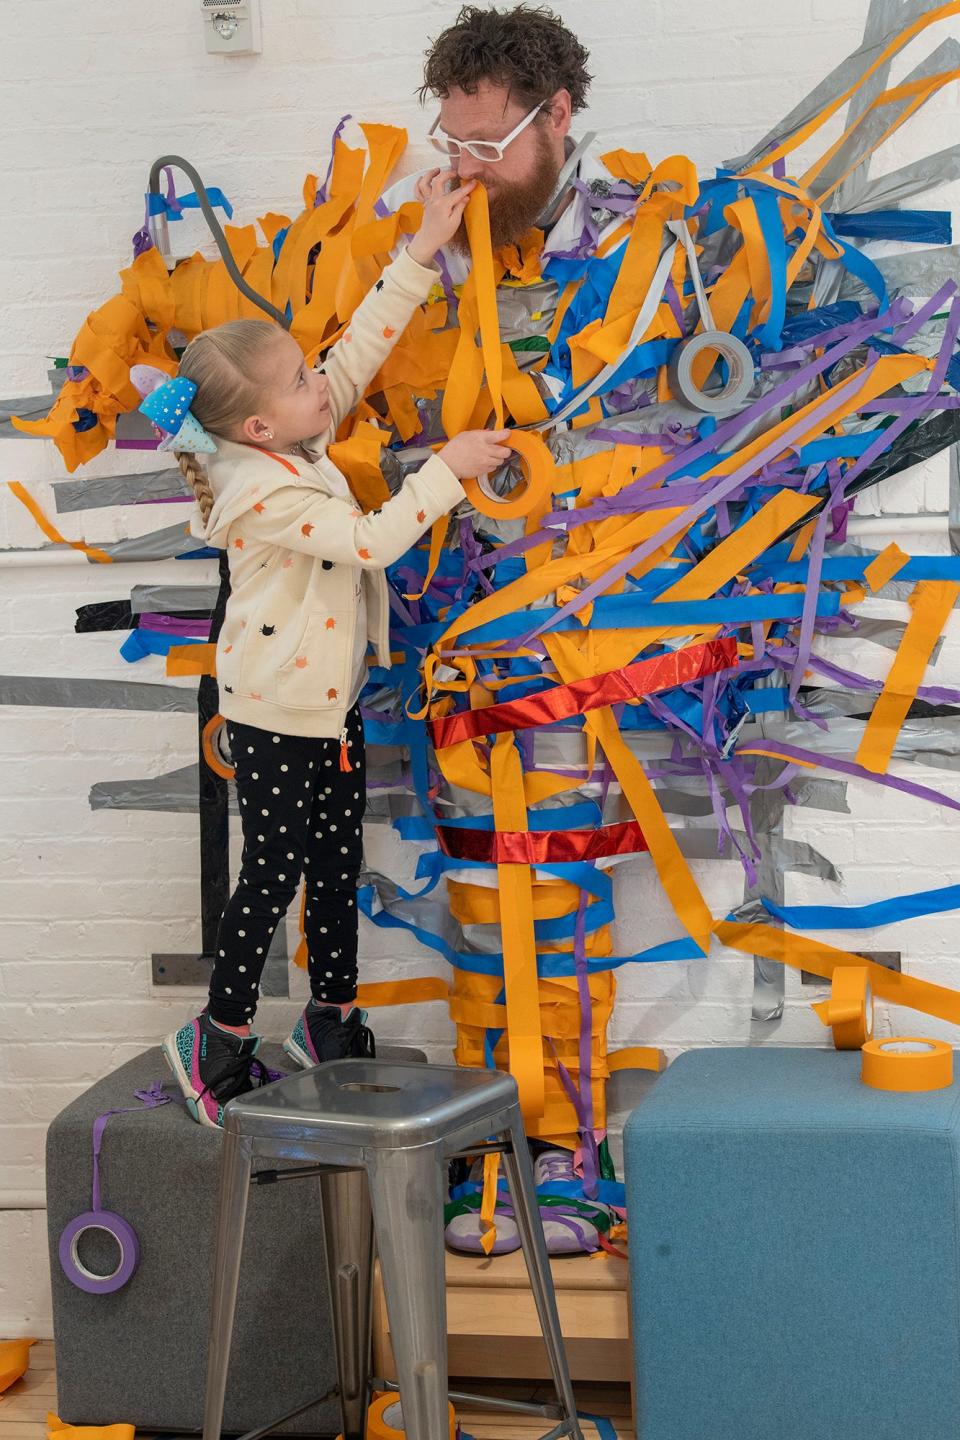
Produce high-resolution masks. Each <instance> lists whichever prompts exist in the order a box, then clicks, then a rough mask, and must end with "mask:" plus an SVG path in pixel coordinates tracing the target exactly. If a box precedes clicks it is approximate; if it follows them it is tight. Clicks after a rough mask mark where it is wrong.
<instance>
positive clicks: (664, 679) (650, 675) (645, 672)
mask: <svg viewBox="0 0 960 1440" xmlns="http://www.w3.org/2000/svg"><path fill="white" fill-rule="evenodd" d="M736 661H737V642H736V640H735V639H734V638H733V637H732V636H730V637H729V638H727V639H724V640H710V641H708V642H707V643H706V644H705V645H688V646H687V647H686V649H684V650H673V651H671V653H670V654H669V655H656V656H654V658H653V659H651V660H637V661H635V662H634V664H633V665H625V666H624V667H623V668H622V669H620V670H608V671H606V672H605V673H604V674H603V675H591V676H590V677H589V678H588V679H586V680H574V681H572V682H571V683H570V684H569V685H557V686H555V687H554V688H553V689H552V690H546V691H544V692H543V693H542V694H540V695H528V696H527V697H526V698H525V699H523V700H507V701H504V703H503V704H501V705H488V706H487V708H486V709H481V710H464V711H462V712H461V713H460V714H458V715H446V716H444V717H443V718H441V719H439V720H433V721H431V724H430V734H431V738H432V740H433V744H434V748H435V749H436V750H443V749H445V748H446V747H447V746H448V745H457V744H459V742H460V741H461V740H473V739H474V738H475V737H476V736H477V735H499V734H500V733H501V732H502V731H504V730H529V729H530V728H531V727H532V726H534V725H550V724H552V723H553V722H554V721H556V720H569V719H571V718H572V717H573V716H574V715H582V714H583V713H584V711H586V710H598V709H600V708H602V707H603V706H605V705H620V704H622V703H623V702H624V701H625V700H636V699H638V698H639V697H640V696H641V695H653V694H655V693H656V692H657V691H659V690H671V689H673V688H674V687H675V686H677V685H687V684H689V682H690V681H691V680H699V679H701V678H702V677H703V676H704V675H713V674H715V673H716V671H718V670H727V669H729V668H730V667H731V666H733V665H735V664H736Z"/></svg>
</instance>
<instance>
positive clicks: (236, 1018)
mask: <svg viewBox="0 0 960 1440" xmlns="http://www.w3.org/2000/svg"><path fill="white" fill-rule="evenodd" d="M227 733H228V735H229V737H230V753H231V756H232V758H233V763H234V765H235V766H236V785H237V796H238V798H239V801H240V821H241V824H242V827H243V861H242V864H241V868H240V876H239V879H238V881H237V888H236V890H234V892H233V894H232V895H231V897H230V899H229V901H228V902H227V908H226V909H225V910H224V912H223V917H222V919H221V921H220V929H219V932H218V934H217V953H216V957H215V961H214V968H213V975H212V977H211V980H210V1014H211V1016H212V1017H213V1019H214V1020H219V1021H220V1022H221V1023H222V1024H224V1025H243V1024H245V1023H246V1022H247V1021H249V1020H252V1019H253V1015H254V1012H255V1011H256V1008H257V998H258V996H259V993H260V976H261V974H262V973H263V967H264V965H265V964H266V958H267V951H268V950H269V948H270V941H271V939H272V938H273V932H274V930H276V928H277V926H278V925H279V924H280V923H281V921H282V919H283V917H284V915H285V914H286V912H287V910H288V908H289V906H290V902H291V901H292V900H293V897H294V895H295V894H296V892H297V887H298V885H299V884H300V877H301V875H304V876H305V877H306V914H305V932H306V939H307V950H308V955H309V962H308V968H309V974H310V989H311V991H312V993H313V995H314V996H315V997H316V999H317V1000H320V1001H325V1002H328V1003H330V1004H338V1005H339V1004H344V1003H345V1002H346V1001H348V1000H352V999H353V998H354V997H355V995H356V993H357V876H358V875H359V873H360V864H361V861H362V859H363V829H362V821H363V811H364V807H365V805H366V788H365V787H366V773H365V764H364V747H363V722H362V720H361V718H360V709H359V706H354V708H353V709H352V710H351V711H350V713H349V714H348V716H347V744H348V750H347V754H348V756H349V759H350V766H351V768H350V770H349V771H344V770H341V769H340V741H339V740H317V739H312V738H308V737H304V736H296V735H275V734H274V733H273V731H271V730H259V729H255V728H254V727H253V726H252V725H237V724H234V722H233V721H228V722H227Z"/></svg>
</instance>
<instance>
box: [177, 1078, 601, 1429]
mask: <svg viewBox="0 0 960 1440" xmlns="http://www.w3.org/2000/svg"><path fill="white" fill-rule="evenodd" d="M223 1129H224V1136H223V1169H222V1172H221V1183H220V1209H219V1215H218V1221H217V1246H216V1270H215V1275H214V1288H213V1307H212V1313H211V1320H210V1344H209V1353H208V1361H207V1389H206V1403H205V1410H204V1428H203V1436H204V1440H219V1437H220V1427H221V1421H222V1417H223V1402H224V1394H225V1391H226V1382H227V1366H228V1363H229V1358H230V1337H231V1333H232V1330H233V1318H234V1310H235V1307H236V1299H237V1284H238V1280H239V1274H240V1258H241V1251H242V1247H243V1227H244V1219H245V1214H246V1206H247V1194H248V1190H249V1186H250V1184H251V1182H253V1183H258V1184H265V1183H272V1182H274V1181H278V1180H286V1179H296V1178H303V1177H305V1176H316V1175H319V1176H320V1177H321V1187H322V1203H323V1206H324V1227H325V1235H326V1240H327V1267H328V1270H329V1272H330V1293H331V1296H332V1298H333V1304H334V1315H335V1330H336V1336H337V1342H336V1343H337V1368H338V1373H339V1377H340V1386H339V1390H340V1401H341V1410H342V1413H343V1437H344V1440H363V1435H364V1428H365V1423H366V1410H367V1405H368V1403H369V1398H370V1384H371V1382H370V1375H369V1368H370V1361H369V1356H370V1288H371V1279H372V1254H373V1247H372V1231H371V1225H370V1215H371V1208H372V1217H373V1226H374V1227H375V1230H376V1238H377V1246H378V1251H379V1256H380V1266H381V1272H382V1275H383V1283H384V1292H385V1296H386V1302H387V1314H388V1316H389V1320H390V1330H391V1336H392V1340H393V1348H394V1355H395V1358H396V1363H397V1373H398V1375H399V1379H400V1383H399V1387H397V1386H390V1385H387V1386H384V1387H382V1388H387V1389H391V1388H392V1389H397V1388H399V1391H400V1399H401V1403H402V1405H403V1417H404V1427H405V1431H406V1434H407V1436H408V1437H409V1440H448V1436H449V1422H448V1411H447V1401H448V1390H447V1329H446V1283H445V1281H446V1275H445V1263H444V1244H443V1206H444V1200H445V1198H446V1189H447V1162H448V1161H449V1160H451V1159H452V1158H453V1157H454V1156H458V1155H463V1154H465V1153H469V1154H471V1155H476V1154H478V1153H483V1152H486V1151H497V1152H499V1153H500V1154H502V1155H503V1162H504V1168H505V1170H506V1177H507V1181H508V1184H509V1186H510V1194H511V1199H512V1203H513V1208H514V1212H515V1215H516V1221H517V1226H518V1228H519V1231H520V1236H521V1240H522V1243H523V1254H524V1259H525V1260H526V1264H527V1272H528V1274H529V1276H530V1287H531V1289H532V1291H533V1296H534V1300H535V1301H536V1305H537V1313H538V1315H539V1317H540V1328H541V1331H542V1332H543V1339H544V1343H545V1345H546V1348H547V1354H548V1357H549V1360H550V1368H551V1370H552V1372H553V1379H554V1385H555V1388H556V1393H557V1403H556V1404H554V1405H526V1404H519V1403H517V1402H510V1401H501V1400H493V1399H491V1398H490V1397H489V1396H474V1395H464V1394H460V1393H455V1394H452V1395H450V1396H449V1399H452V1400H454V1401H457V1400H459V1401H468V1402H472V1403H475V1404H480V1405H485V1406H487V1407H489V1408H491V1409H504V1410H516V1411H519V1412H521V1413H524V1414H528V1415H529V1414H534V1415H540V1416H543V1417H544V1418H545V1419H547V1420H553V1421H556V1422H557V1423H556V1424H555V1425H554V1427H553V1428H552V1429H551V1430H550V1431H549V1432H548V1434H547V1435H546V1436H544V1437H543V1440H559V1437H560V1436H570V1437H572V1440H583V1436H582V1433H581V1430H580V1423H579V1421H578V1419H577V1411H576V1402H575V1400H574V1396H573V1387H572V1385H571V1382H570V1373H569V1370H568V1367H567V1357H566V1353H565V1351H564V1348H563V1338H562V1336H561V1333H560V1320H559V1316H558V1314H557V1303H556V1297H555V1296H554V1292H553V1279H552V1276H551V1274H550V1263H549V1260H548V1258H547V1249H546V1244H545V1242H544V1238H543V1228H542V1226H541V1223H540V1214H539V1209H538V1206H537V1197H536V1188H535V1185H534V1179H533V1167H532V1165H531V1163H530V1155H529V1152H528V1150H527V1143H526V1136H525V1134H524V1128H523V1119H522V1116H521V1114H520V1107H519V1104H518V1103H517V1087H516V1083H515V1082H514V1080H513V1078H512V1077H511V1076H509V1075H503V1074H500V1073H499V1072H495V1071H488V1070H465V1069H461V1068H459V1067H457V1066H423V1065H413V1064H397V1063H391V1062H389V1061H377V1060H336V1061H332V1062H330V1063H328V1064H326V1065H319V1066H317V1067H316V1068H315V1069H313V1070H305V1071H303V1072H302V1073H301V1074H298V1075H291V1076H289V1077H288V1078H287V1079H285V1080H281V1081H278V1082H277V1083H276V1084H275V1085H270V1086H267V1087H265V1088H264V1089H262V1090H255V1091H251V1092H250V1093H249V1094H247V1095H242V1096H240V1097H239V1098H238V1099H236V1100H232V1101H231V1102H230V1104H229V1105H227V1107H226V1110H225V1112H224V1121H223ZM263 1159H270V1160H285V1161H296V1162H298V1164H297V1168H294V1169H288V1170H261V1171H259V1172H257V1173H254V1172H253V1162H254V1160H258V1161H259V1160H263ZM357 1172H361V1173H357ZM362 1172H365V1177H364V1173H362ZM364 1178H365V1180H366V1186H368V1187H369V1190H368V1193H369V1202H370V1203H369V1204H368V1203H367V1197H366V1194H365V1186H364V1183H363V1182H364ZM311 1403H314V1402H311ZM284 1418H287V1417H284ZM279 1423H281V1422H280V1421H278V1422H277V1424H279ZM270 1428H273V1427H270ZM263 1433H265V1432H264V1431H259V1432H257V1434H263Z"/></svg>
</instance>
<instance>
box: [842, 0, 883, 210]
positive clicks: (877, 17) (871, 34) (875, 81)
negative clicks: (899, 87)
mask: <svg viewBox="0 0 960 1440" xmlns="http://www.w3.org/2000/svg"><path fill="white" fill-rule="evenodd" d="M900 5H901V0H870V9H869V10H868V12H867V19H866V24H865V25H864V29H863V44H865V45H869V44H872V43H873V42H874V41H875V40H878V39H880V37H881V36H883V35H885V34H886V33H887V31H888V30H890V29H892V28H893V26H894V24H895V23H896V19H897V14H898V12H899V10H900ZM889 76H890V61H889V60H888V61H887V62H886V63H885V64H883V65H881V66H880V68H879V69H878V70H877V71H876V72H875V74H873V75H871V76H870V77H869V79H867V80H866V81H865V82H864V84H863V85H862V86H861V88H860V90H859V91H858V92H857V94H856V95H854V96H853V98H852V99H851V101H850V103H849V105H848V106H847V114H846V119H845V122H844V129H845V130H848V129H849V128H850V126H851V125H853V124H854V122H855V121H857V120H858V119H859V118H860V117H861V116H862V115H863V114H864V112H865V111H866V110H867V109H868V108H869V106H870V105H871V104H872V102H873V101H874V100H875V99H876V98H877V96H878V95H879V94H880V93H881V91H883V90H884V89H885V88H886V85H887V81H888V79H889ZM828 168H829V169H830V171H831V174H830V179H829V181H824V182H823V183H824V184H825V185H826V184H832V183H833V181H834V179H836V178H838V177H839V176H840V175H841V174H842V173H843V171H842V169H841V170H835V169H834V168H833V166H830V167H828ZM869 169H870V160H869V159H868V160H866V162H865V163H864V166H863V169H862V170H861V171H860V173H859V174H858V175H853V176H851V177H850V178H849V179H847V180H844V181H843V183H842V184H841V185H840V186H839V188H838V189H837V192H836V195H835V197H834V202H835V203H834V204H833V205H832V207H831V208H832V209H835V210H846V209H847V207H848V204H849V200H850V197H851V195H852V194H853V192H854V191H855V190H856V189H857V188H858V187H859V186H862V185H863V184H864V183H865V180H866V176H867V173H868V171H869Z"/></svg>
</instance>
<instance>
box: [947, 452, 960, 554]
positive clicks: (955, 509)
mask: <svg viewBox="0 0 960 1440" xmlns="http://www.w3.org/2000/svg"><path fill="white" fill-rule="evenodd" d="M948 526H949V530H948V533H949V536H950V553H951V555H960V445H951V447H950V518H949V521H948Z"/></svg>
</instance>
